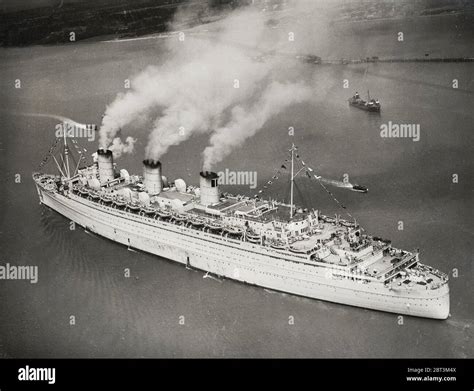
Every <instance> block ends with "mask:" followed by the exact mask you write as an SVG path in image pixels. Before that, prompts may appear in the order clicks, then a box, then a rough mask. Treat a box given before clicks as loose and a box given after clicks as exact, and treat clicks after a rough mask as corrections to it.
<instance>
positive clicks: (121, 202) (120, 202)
mask: <svg viewBox="0 0 474 391" xmlns="http://www.w3.org/2000/svg"><path fill="white" fill-rule="evenodd" d="M126 204H127V202H126V201H125V200H124V199H123V198H116V199H115V200H114V205H116V206H117V207H119V208H122V207H124V206H125V205H126Z"/></svg>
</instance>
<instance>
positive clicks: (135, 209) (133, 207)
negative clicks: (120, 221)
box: [127, 202, 140, 212]
mask: <svg viewBox="0 0 474 391" xmlns="http://www.w3.org/2000/svg"><path fill="white" fill-rule="evenodd" d="M127 208H128V209H129V210H130V211H132V212H138V211H139V210H140V205H138V204H136V203H133V202H131V203H128V204H127Z"/></svg>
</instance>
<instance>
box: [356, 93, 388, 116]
mask: <svg viewBox="0 0 474 391" xmlns="http://www.w3.org/2000/svg"><path fill="white" fill-rule="evenodd" d="M349 104H350V105H351V106H354V107H357V108H358V109H362V110H365V111H372V112H376V113H380V108H381V105H380V102H379V101H378V100H377V99H370V94H369V91H367V100H366V101H365V100H363V99H362V98H361V97H360V95H359V93H358V92H356V93H355V94H354V96H353V97H351V98H350V99H349Z"/></svg>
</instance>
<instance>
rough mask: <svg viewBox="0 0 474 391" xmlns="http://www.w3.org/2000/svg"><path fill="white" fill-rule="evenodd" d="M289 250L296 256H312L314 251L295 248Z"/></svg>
mask: <svg viewBox="0 0 474 391" xmlns="http://www.w3.org/2000/svg"><path fill="white" fill-rule="evenodd" d="M289 250H290V251H291V252H292V253H295V254H310V253H311V251H312V250H311V249H310V250H305V249H304V248H294V247H290V248H289Z"/></svg>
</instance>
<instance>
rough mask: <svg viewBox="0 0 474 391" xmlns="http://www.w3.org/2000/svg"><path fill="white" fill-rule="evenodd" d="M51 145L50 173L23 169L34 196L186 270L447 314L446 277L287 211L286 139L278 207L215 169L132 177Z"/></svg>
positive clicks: (355, 228) (152, 171)
mask: <svg viewBox="0 0 474 391" xmlns="http://www.w3.org/2000/svg"><path fill="white" fill-rule="evenodd" d="M61 145H62V147H61V148H62V152H61V156H60V158H58V159H56V156H55V155H54V153H51V151H50V156H51V157H52V158H53V159H54V162H55V164H56V166H57V169H58V171H59V175H55V174H45V173H40V172H36V173H34V174H33V179H34V182H35V184H36V188H37V191H38V196H39V199H40V201H41V203H42V204H44V205H46V206H48V207H50V208H51V209H53V210H55V211H57V212H58V213H60V214H62V215H63V216H65V217H66V218H68V219H70V220H72V221H74V222H76V223H77V224H79V225H81V226H83V227H84V228H85V229H86V230H87V231H90V232H93V233H96V234H98V235H101V236H103V237H105V238H108V239H110V240H113V241H115V242H117V243H121V244H123V245H125V246H127V247H128V248H129V249H135V250H142V251H145V252H148V253H151V254H155V255H158V256H160V257H164V258H167V259H170V260H172V261H175V262H178V263H181V264H183V265H185V266H186V267H187V268H195V269H200V270H203V271H204V272H207V273H211V274H213V275H217V276H221V277H226V278H229V279H233V280H236V281H241V282H245V283H248V284H252V285H257V286H261V287H264V288H268V289H272V290H277V291H282V292H288V293H291V294H295V295H300V296H305V297H309V298H314V299H320V300H326V301H330V302H334V303H340V304H346V305H351V306H357V307H363V308H368V309H373V310H380V311H387V312H393V313H396V314H406V315H413V316H420V317H427V318H435V319H446V318H447V317H448V314H449V286H448V276H447V275H446V274H444V273H442V272H440V271H439V270H436V269H434V268H432V267H430V266H427V265H424V264H422V263H420V260H419V254H418V251H406V250H401V249H398V248H395V247H392V245H391V242H390V241H389V240H384V239H381V238H378V237H374V236H370V235H368V234H366V233H365V231H364V230H363V229H362V228H361V227H360V226H359V224H358V223H357V222H356V221H349V220H343V219H341V218H340V216H338V215H336V216H335V218H332V217H328V216H325V215H323V214H322V213H321V212H320V211H319V210H315V209H313V210H310V211H308V210H305V209H301V208H295V206H294V204H293V182H294V179H295V176H296V175H298V173H297V174H294V172H295V169H294V160H295V154H296V153H295V151H296V147H295V146H292V148H291V149H290V150H289V151H288V152H289V153H291V158H290V157H289V160H291V177H290V178H291V179H290V186H291V191H290V196H291V198H290V204H285V203H283V202H277V201H275V200H263V199H260V198H258V197H257V198H250V197H246V196H233V195H228V194H225V195H223V194H221V193H220V191H219V186H218V176H217V174H216V173H214V172H209V171H202V172H201V173H200V176H199V186H190V185H187V184H186V183H185V182H184V180H182V179H175V180H174V181H172V182H171V181H170V182H169V183H168V181H167V180H166V178H165V177H163V176H162V165H161V163H160V162H159V161H154V160H144V161H143V175H142V176H139V175H130V174H129V173H128V171H127V170H125V169H121V170H120V172H116V171H115V168H114V162H113V155H112V152H111V151H110V150H104V149H99V150H98V151H97V153H96V154H95V156H94V161H93V163H92V164H90V165H86V166H83V167H79V164H77V165H76V164H75V165H71V166H70V162H69V156H70V155H71V153H70V152H71V151H70V149H69V147H68V141H67V140H66V137H64V143H61ZM296 158H298V155H297V156H296ZM79 160H80V159H79ZM288 170H290V169H289V168H288ZM315 177H316V176H315ZM316 180H318V179H317V178H316ZM219 289H225V287H224V286H222V287H220V288H219Z"/></svg>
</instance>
